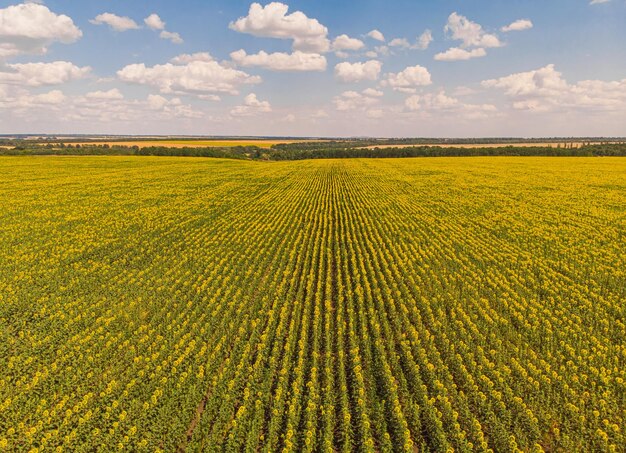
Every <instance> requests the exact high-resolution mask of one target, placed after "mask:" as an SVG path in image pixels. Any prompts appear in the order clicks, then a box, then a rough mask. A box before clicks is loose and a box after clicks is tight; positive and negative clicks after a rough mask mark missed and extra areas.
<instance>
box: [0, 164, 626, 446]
mask: <svg viewBox="0 0 626 453" xmlns="http://www.w3.org/2000/svg"><path fill="white" fill-rule="evenodd" d="M624 250H626V159H623V158H565V157H560V158H547V157H544V158H531V157H526V158H523V157H522V158H519V157H518V158H515V157H511V158H509V157H501V158H493V157H491V158H490V157H473V158H461V157H458V158H427V159H426V158H423V159H370V160H367V159H343V160H303V161H296V162H250V161H237V160H222V159H204V158H194V159H182V158H176V157H96V156H90V157H87V158H85V157H3V158H0V269H2V271H1V272H0V450H2V449H4V450H7V451H112V450H117V449H120V450H124V449H125V450H129V451H150V452H153V451H167V452H175V451H223V450H225V451H243V450H245V451H250V452H257V451H258V452H275V451H343V452H348V451H370V452H374V451H376V452H378V451H381V452H382V451H407V452H420V451H437V452H439V451H455V452H470V451H489V449H491V450H493V451H497V452H509V451H520V450H521V451H526V452H530V451H533V452H535V451H537V452H538V451H549V452H557V451H562V452H579V451H580V452H590V451H594V452H596V451H597V452H603V451H607V452H608V451H617V452H620V451H624V446H625V445H626V437H625V434H624V430H625V429H626V425H625V423H624V420H625V418H626V324H625V322H626V321H625V315H626V254H625V253H624ZM58 447H61V449H58Z"/></svg>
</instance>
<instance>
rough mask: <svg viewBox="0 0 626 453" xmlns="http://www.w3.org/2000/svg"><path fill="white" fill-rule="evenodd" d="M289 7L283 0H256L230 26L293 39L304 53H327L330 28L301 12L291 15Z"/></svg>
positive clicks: (271, 36)
mask: <svg viewBox="0 0 626 453" xmlns="http://www.w3.org/2000/svg"><path fill="white" fill-rule="evenodd" d="M288 10H289V6H287V5H285V4H284V3H280V2H272V3H269V4H267V5H265V6H261V5H260V4H259V3H252V4H251V5H250V9H249V11H248V15H247V16H246V17H240V18H239V19H237V20H236V21H235V22H231V23H230V24H229V28H231V29H232V30H235V31H238V32H240V33H248V34H251V35H254V36H259V37H266V38H279V39H292V40H293V49H294V50H300V51H302V52H314V53H321V52H327V51H328V50H329V48H330V42H329V40H328V38H327V35H328V29H327V28H326V27H325V26H323V25H322V24H320V23H319V21H318V20H317V19H311V18H309V17H307V16H306V14H304V13H303V12H301V11H295V12H293V13H291V14H287V11H288Z"/></svg>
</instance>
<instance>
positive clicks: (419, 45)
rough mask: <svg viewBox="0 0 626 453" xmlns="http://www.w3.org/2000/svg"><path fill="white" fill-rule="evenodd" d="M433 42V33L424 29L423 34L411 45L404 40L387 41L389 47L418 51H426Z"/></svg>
mask: <svg viewBox="0 0 626 453" xmlns="http://www.w3.org/2000/svg"><path fill="white" fill-rule="evenodd" d="M432 41H433V33H432V32H431V31H430V30H428V29H426V30H424V32H423V33H422V34H421V35H420V36H418V37H417V39H416V40H415V43H414V44H411V43H410V42H409V40H408V39H406V38H394V39H392V40H391V41H389V46H390V47H399V48H401V49H419V50H426V49H428V46H429V45H430V43H431V42H432Z"/></svg>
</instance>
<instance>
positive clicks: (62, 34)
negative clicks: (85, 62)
mask: <svg viewBox="0 0 626 453" xmlns="http://www.w3.org/2000/svg"><path fill="white" fill-rule="evenodd" d="M82 35H83V33H82V31H81V30H80V29H79V28H78V27H77V26H76V25H75V24H74V22H73V21H72V19H71V18H70V17H68V16H66V15H64V14H56V13H53V12H52V11H50V9H48V7H47V6H45V5H40V4H37V3H23V4H20V5H12V6H8V7H6V8H2V9H0V59H2V58H9V57H14V56H17V55H23V54H39V55H41V54H45V53H46V52H47V50H48V49H47V48H48V46H49V45H51V44H52V43H54V42H60V43H63V44H71V43H73V42H76V41H77V40H78V39H80V38H81V37H82Z"/></svg>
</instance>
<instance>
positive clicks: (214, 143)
mask: <svg viewBox="0 0 626 453" xmlns="http://www.w3.org/2000/svg"><path fill="white" fill-rule="evenodd" d="M308 141H312V140H128V141H106V140H103V141H99V140H91V141H85V142H79V143H72V144H73V145H76V144H78V145H81V146H84V145H109V146H114V145H118V146H139V147H140V148H148V147H150V146H168V147H171V148H184V147H186V146H188V147H204V146H206V147H215V148H218V147H233V146H258V147H260V148H270V147H271V146H272V145H277V144H280V143H301V142H308Z"/></svg>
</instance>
